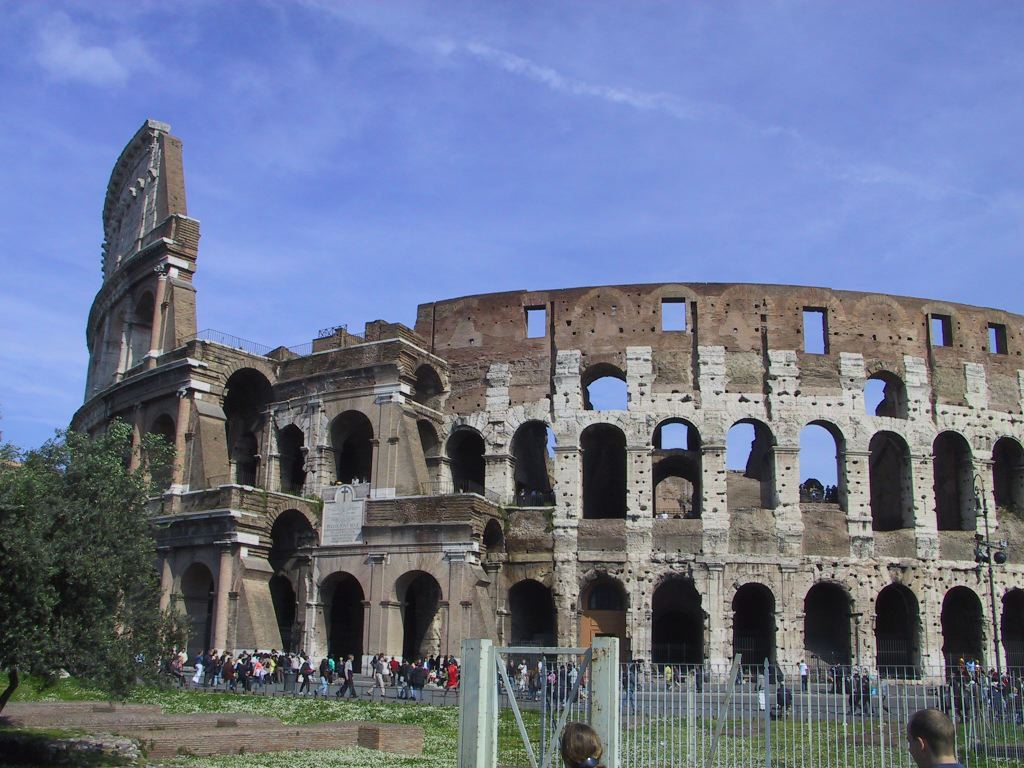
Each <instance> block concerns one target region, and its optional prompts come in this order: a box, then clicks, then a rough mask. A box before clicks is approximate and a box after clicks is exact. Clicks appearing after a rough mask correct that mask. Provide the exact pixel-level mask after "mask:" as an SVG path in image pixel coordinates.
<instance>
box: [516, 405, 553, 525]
mask: <svg viewBox="0 0 1024 768" xmlns="http://www.w3.org/2000/svg"><path fill="white" fill-rule="evenodd" d="M554 445H555V435H554V432H552V430H551V427H549V426H548V425H547V424H545V423H544V422H543V421H527V422H526V423H525V424H523V425H521V426H520V427H519V429H517V430H516V433H515V434H514V435H513V436H512V458H513V459H515V485H516V499H515V500H516V506H519V507H540V506H550V505H552V504H554V501H555V499H554V495H553V494H552V493H551V468H552V461H553V459H554V455H555V450H554Z"/></svg>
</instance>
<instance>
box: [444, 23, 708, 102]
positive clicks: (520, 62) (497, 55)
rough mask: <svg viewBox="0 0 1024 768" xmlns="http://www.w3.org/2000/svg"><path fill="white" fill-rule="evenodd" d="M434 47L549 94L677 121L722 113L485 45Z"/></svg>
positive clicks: (446, 43) (451, 42)
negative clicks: (565, 71)
mask: <svg viewBox="0 0 1024 768" xmlns="http://www.w3.org/2000/svg"><path fill="white" fill-rule="evenodd" d="M433 48H434V50H435V51H436V52H437V53H440V54H442V55H444V56H454V55H459V54H461V55H466V56H471V57H473V58H475V59H478V60H480V61H483V62H486V63H488V64H491V65H493V66H496V67H498V68H499V69H502V70H504V71H505V72H508V73H509V74H512V75H518V76H520V77H525V78H527V79H528V80H533V81H534V82H537V83H540V84H541V85H544V86H546V87H547V88H550V89H551V90H552V91H559V92H561V93H568V94H571V95H573V96H589V97H591V98H596V99H601V100H603V101H607V102H610V103H612V104H621V105H623V106H626V107H632V108H633V109H637V110H641V111H644V112H661V113H664V114H667V115H670V116H672V117H674V118H676V119H679V120H699V119H702V118H705V117H708V116H709V115H711V114H713V113H716V112H719V111H720V110H721V108H720V107H718V106H717V105H714V104H700V103H694V102H690V101H687V100H685V99H682V98H680V97H678V96H676V95H673V94H669V93H657V92H648V91H639V90H635V89H632V88H623V87H618V86H611V85H601V84H597V83H589V82H586V81H585V80H579V79H577V78H574V77H569V76H567V75H564V74H562V73H561V72H559V71H558V70H557V69H554V68H553V67H548V66H544V65H542V64H538V63H536V62H534V61H531V60H530V59H527V58H524V57H522V56H518V55H516V54H514V53H510V52H508V51H503V50H501V49H499V48H494V47H492V46H489V45H485V44H484V43H478V42H468V43H457V42H453V41H451V40H437V41H434V42H433Z"/></svg>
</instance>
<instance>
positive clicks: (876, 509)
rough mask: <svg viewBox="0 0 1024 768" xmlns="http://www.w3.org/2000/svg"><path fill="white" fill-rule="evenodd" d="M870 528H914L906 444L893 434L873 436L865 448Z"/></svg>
mask: <svg viewBox="0 0 1024 768" xmlns="http://www.w3.org/2000/svg"><path fill="white" fill-rule="evenodd" d="M868 480H869V486H870V494H871V495H870V498H871V528H872V529H873V530H875V531H895V530H899V529H900V528H913V527H914V507H913V504H914V496H913V474H912V471H911V466H910V448H909V446H908V445H907V441H906V440H904V439H903V437H902V436H900V435H898V434H896V433H895V432H888V431H882V432H876V433H875V434H874V435H873V436H872V437H871V442H870V443H869V444H868Z"/></svg>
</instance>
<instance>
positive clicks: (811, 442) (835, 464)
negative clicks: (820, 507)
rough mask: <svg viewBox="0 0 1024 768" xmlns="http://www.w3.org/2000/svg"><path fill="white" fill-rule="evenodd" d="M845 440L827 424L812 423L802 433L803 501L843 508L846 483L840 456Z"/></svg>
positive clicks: (801, 482) (801, 496)
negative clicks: (844, 484)
mask: <svg viewBox="0 0 1024 768" xmlns="http://www.w3.org/2000/svg"><path fill="white" fill-rule="evenodd" d="M843 448H844V446H843V436H842V433H841V432H840V431H839V429H838V428H837V427H836V426H835V425H834V424H830V423H829V422H826V421H812V422H811V423H810V424H808V425H807V426H806V427H804V428H803V429H802V430H800V501H801V502H802V503H812V504H841V499H842V498H843V496H844V495H845V494H841V493H840V491H839V487H840V484H841V483H842V481H843V476H842V467H841V466H840V455H841V454H842V451H843Z"/></svg>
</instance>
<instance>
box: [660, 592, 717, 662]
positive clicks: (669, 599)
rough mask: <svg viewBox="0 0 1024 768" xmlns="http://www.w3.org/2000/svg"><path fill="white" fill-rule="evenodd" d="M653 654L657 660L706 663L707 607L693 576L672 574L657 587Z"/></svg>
mask: <svg viewBox="0 0 1024 768" xmlns="http://www.w3.org/2000/svg"><path fill="white" fill-rule="evenodd" d="M651 658H652V661H653V662H654V663H655V664H703V663H704V610H703V608H702V607H701V599H700V595H699V594H698V593H697V589H696V587H695V586H694V584H693V580H692V579H688V578H684V577H682V576H673V577H670V578H668V579H666V580H665V581H663V582H662V583H661V584H660V585H659V586H658V588H657V589H656V590H655V591H654V597H653V599H652V600H651Z"/></svg>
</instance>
